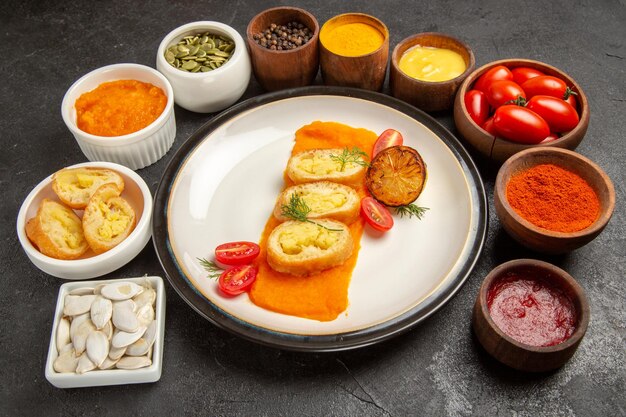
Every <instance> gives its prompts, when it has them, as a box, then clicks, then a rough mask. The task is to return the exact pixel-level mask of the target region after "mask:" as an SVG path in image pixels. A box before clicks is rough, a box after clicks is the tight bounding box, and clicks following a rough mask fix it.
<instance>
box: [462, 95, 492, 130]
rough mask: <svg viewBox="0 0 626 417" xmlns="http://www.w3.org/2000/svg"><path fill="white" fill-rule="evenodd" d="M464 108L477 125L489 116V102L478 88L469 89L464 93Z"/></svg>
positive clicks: (480, 124)
mask: <svg viewBox="0 0 626 417" xmlns="http://www.w3.org/2000/svg"><path fill="white" fill-rule="evenodd" d="M464 100H465V108H466V109H467V112H468V113H469V115H470V117H471V118H472V120H473V121H474V122H476V124H477V125H478V126H482V125H483V124H484V123H485V120H487V118H488V117H489V102H488V101H487V96H485V93H483V92H482V91H479V90H470V91H468V92H467V93H465V97H464Z"/></svg>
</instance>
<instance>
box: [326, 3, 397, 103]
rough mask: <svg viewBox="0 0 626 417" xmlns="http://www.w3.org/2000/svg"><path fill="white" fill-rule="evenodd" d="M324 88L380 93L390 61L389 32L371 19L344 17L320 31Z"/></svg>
mask: <svg viewBox="0 0 626 417" xmlns="http://www.w3.org/2000/svg"><path fill="white" fill-rule="evenodd" d="M319 39H320V68H321V71H322V78H323V79H324V84H326V85H334V86H343V87H356V88H362V89H365V90H373V91H381V90H382V88H383V85H384V83H385V75H386V72H387V61H388V58H389V29H388V28H387V26H386V25H385V24H384V23H383V22H382V21H380V20H379V19H377V18H376V17H374V16H370V15H367V14H363V13H344V14H340V15H338V16H335V17H333V18H331V19H329V20H328V21H326V23H324V25H323V26H322V28H321V29H320V36H319Z"/></svg>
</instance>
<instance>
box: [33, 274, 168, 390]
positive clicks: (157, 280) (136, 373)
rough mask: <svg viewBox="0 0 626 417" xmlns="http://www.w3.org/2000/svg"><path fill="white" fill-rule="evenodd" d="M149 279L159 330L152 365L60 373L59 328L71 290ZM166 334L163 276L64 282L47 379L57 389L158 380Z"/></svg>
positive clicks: (61, 289)
mask: <svg viewBox="0 0 626 417" xmlns="http://www.w3.org/2000/svg"><path fill="white" fill-rule="evenodd" d="M144 279H148V280H149V281H150V283H151V284H152V287H153V288H154V289H155V290H156V294H157V297H156V305H155V309H154V310H155V313H156V314H155V320H157V333H156V336H155V338H156V339H155V341H154V345H153V347H152V349H153V350H152V365H150V366H147V367H145V368H140V369H133V370H125V369H110V370H93V371H90V372H86V373H84V374H82V375H79V374H75V373H59V372H56V371H55V370H54V368H53V364H54V361H55V360H56V358H57V356H58V353H57V349H56V328H57V327H58V325H59V320H61V318H62V317H63V302H64V300H65V296H66V295H67V293H68V292H70V291H72V290H73V289H75V288H80V287H95V286H96V285H98V284H109V283H112V282H116V281H132V282H135V283H137V284H141V283H142V282H143V280H144ZM164 336H165V287H164V285H163V279H162V278H161V277H145V278H144V277H140V278H123V279H113V280H104V281H88V282H68V283H66V284H63V285H61V288H60V289H59V296H58V298H57V306H56V310H55V311H54V320H53V324H52V332H51V335H50V346H49V347H48V359H47V360H46V370H45V374H46V379H47V380H48V381H49V382H50V383H51V384H52V385H54V386H55V387H57V388H78V387H97V386H102V385H121V384H138V383H142V382H156V381H158V380H159V379H160V378H161V370H162V369H163V340H164Z"/></svg>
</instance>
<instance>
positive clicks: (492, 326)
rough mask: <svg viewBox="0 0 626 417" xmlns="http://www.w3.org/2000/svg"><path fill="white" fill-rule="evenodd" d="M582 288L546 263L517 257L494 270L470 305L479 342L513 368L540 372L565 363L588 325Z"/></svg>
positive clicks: (587, 311) (586, 307) (586, 303)
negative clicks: (472, 309) (472, 308)
mask: <svg viewBox="0 0 626 417" xmlns="http://www.w3.org/2000/svg"><path fill="white" fill-rule="evenodd" d="M589 316H590V312H589V304H588V302H587V297H586V296H585V293H584V291H583V289H582V287H581V286H580V285H579V284H578V283H577V282H576V281H575V280H574V278H572V276H571V275H569V274H568V273H567V272H565V271H564V270H562V269H561V268H558V267H556V266H554V265H552V264H549V263H547V262H542V261H538V260H533V259H518V260H514V261H509V262H506V263H504V264H502V265H500V266H498V267H496V268H495V269H493V270H492V271H491V272H490V273H489V274H488V275H487V277H486V278H485V280H484V281H483V283H482V285H481V287H480V290H479V291H478V297H477V298H476V303H475V304H474V311H473V316H472V326H473V328H474V333H475V334H476V337H477V339H478V341H479V342H480V343H481V345H482V346H483V347H484V348H485V350H486V351H487V352H488V353H489V354H490V355H492V356H493V357H494V358H496V359H497V360H498V361H500V362H502V363H504V364H505V365H508V366H510V367H512V368H515V369H518V370H522V371H529V372H544V371H550V370H553V369H557V368H559V367H561V366H562V365H563V364H565V363H566V362H567V361H568V360H569V359H570V358H571V357H572V355H574V352H576V349H577V348H578V345H579V344H580V342H581V340H582V338H583V336H584V335H585V332H586V331H587V326H588V324H589Z"/></svg>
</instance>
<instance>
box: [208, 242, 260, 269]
mask: <svg viewBox="0 0 626 417" xmlns="http://www.w3.org/2000/svg"><path fill="white" fill-rule="evenodd" d="M259 250H260V249H259V245H257V244H256V243H252V242H230V243H223V244H221V245H219V246H218V247H217V248H215V259H216V260H217V262H219V263H221V264H224V265H242V264H247V263H250V262H251V261H252V260H253V259H254V258H256V257H257V256H258V254H259Z"/></svg>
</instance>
